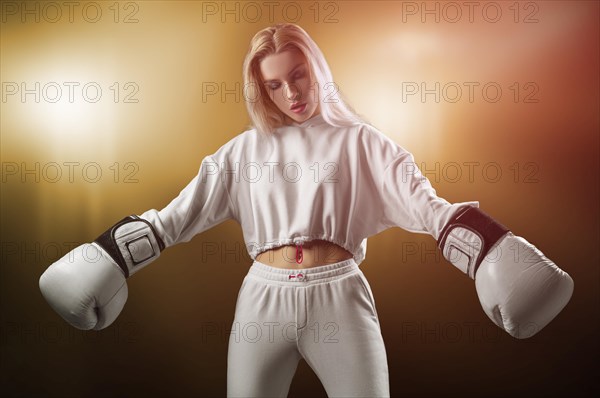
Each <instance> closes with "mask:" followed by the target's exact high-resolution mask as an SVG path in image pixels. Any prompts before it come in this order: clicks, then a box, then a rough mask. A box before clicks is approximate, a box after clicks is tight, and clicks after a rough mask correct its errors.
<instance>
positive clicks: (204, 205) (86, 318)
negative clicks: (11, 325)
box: [39, 156, 234, 330]
mask: <svg viewBox="0 0 600 398" xmlns="http://www.w3.org/2000/svg"><path fill="white" fill-rule="evenodd" d="M219 168H220V165H219V163H217V162H215V161H214V160H213V157H211V156H207V157H205V158H204V160H203V161H202V163H201V166H200V170H199V172H198V174H197V175H196V176H195V177H194V178H193V179H192V181H191V182H190V183H189V184H188V185H187V186H186V187H185V188H184V189H183V190H182V191H181V192H180V193H179V195H178V196H177V197H176V198H175V199H173V200H172V201H171V202H170V203H169V204H168V205H167V206H166V207H165V208H163V209H162V210H161V211H157V210H155V209H151V210H148V211H146V212H145V213H143V214H141V215H140V216H137V215H132V216H128V217H125V218H123V219H122V220H121V221H119V222H118V223H116V224H115V225H113V226H112V227H110V228H109V229H108V230H107V231H106V232H104V233H103V234H101V235H100V236H99V237H98V238H96V239H95V240H94V241H93V242H92V243H89V244H88V243H86V244H83V245H81V246H79V247H77V248H75V249H73V250H72V251H71V252H69V253H67V254H66V255H65V256H63V257H62V258H60V259H59V260H58V261H56V262H55V263H53V264H52V265H50V267H48V269H47V270H46V271H45V272H44V273H43V274H42V276H41V277H40V281H39V285H40V290H41V292H42V295H43V296H44V298H45V299H46V301H47V302H48V303H49V304H50V306H51V307H52V308H53V309H54V310H55V311H56V312H57V313H58V314H59V315H60V316H61V317H63V318H64V319H65V320H66V321H67V322H68V323H70V324H71V325H73V326H74V327H76V328H78V329H82V330H88V329H95V330H99V329H103V328H106V327H107V326H109V325H110V324H112V323H113V322H114V321H115V319H116V318H117V316H118V315H119V313H120V312H121V310H122V309H123V306H124V305H125V302H126V301H127V283H126V282H125V280H126V278H129V277H130V276H131V275H133V274H134V273H136V272H138V271H140V270H141V269H142V268H144V267H145V266H147V265H149V264H150V263H152V262H154V261H155V260H156V259H157V258H158V257H159V256H160V253H161V251H162V250H164V249H165V248H167V247H169V246H172V245H175V244H177V243H180V242H187V241H189V240H190V239H192V238H193V237H194V236H195V235H197V234H199V233H201V232H203V231H205V230H207V229H209V228H211V227H213V226H215V225H217V224H219V223H221V222H223V221H225V220H227V219H230V218H233V217H234V211H233V204H232V202H231V199H230V198H229V193H228V191H227V187H226V186H225V183H224V182H223V181H222V179H221V173H220V172H219Z"/></svg>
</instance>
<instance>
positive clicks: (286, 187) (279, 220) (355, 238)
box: [140, 114, 479, 264]
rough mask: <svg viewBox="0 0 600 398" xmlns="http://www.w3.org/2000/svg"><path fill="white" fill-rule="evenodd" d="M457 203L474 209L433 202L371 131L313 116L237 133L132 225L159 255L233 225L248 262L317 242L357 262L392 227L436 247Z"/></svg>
mask: <svg viewBox="0 0 600 398" xmlns="http://www.w3.org/2000/svg"><path fill="white" fill-rule="evenodd" d="M467 205H472V206H476V207H479V202H477V201H472V202H462V203H455V204H450V203H449V202H447V201H446V200H444V199H443V198H440V197H438V196H437V195H436V191H435V189H434V188H433V187H432V186H431V184H430V182H429V180H428V179H427V178H426V177H424V176H423V175H422V174H421V172H420V170H419V168H418V167H417V166H416V164H415V162H414V158H413V156H412V154H411V153H409V152H408V151H406V150H405V149H404V148H402V147H401V146H399V145H398V144H396V143H395V142H394V141H392V140H391V139H390V138H388V137H386V136H385V135H384V134H383V133H381V132H380V131H378V130H377V129H376V128H375V127H373V126H371V125H369V124H366V123H365V124H360V125H356V126H352V127H334V126H331V125H329V124H328V123H327V122H326V121H325V120H324V119H323V117H322V115H320V114H319V115H316V116H313V117H311V118H310V119H308V120H306V121H305V122H303V123H294V124H292V125H288V126H283V127H280V128H278V129H277V130H275V132H274V133H273V134H272V135H269V136H265V135H261V134H259V133H258V132H257V131H256V130H255V129H251V130H247V131H244V132H243V133H241V134H239V135H237V136H236V137H234V138H233V139H231V140H230V141H229V142H227V143H226V144H224V145H223V146H221V147H220V148H219V149H218V150H217V151H216V152H215V153H214V154H212V155H209V156H206V157H205V158H204V159H203V160H202V163H201V165H200V169H199V172H198V175H196V176H195V177H194V178H193V179H192V181H191V182H190V183H189V184H188V185H187V186H186V187H185V188H183V190H182V191H181V193H180V194H179V195H178V196H177V197H176V198H175V199H173V200H172V201H171V202H170V203H169V204H168V205H167V206H166V207H165V208H163V209H162V210H160V211H157V210H155V209H151V210H148V211H146V212H145V213H143V214H142V215H140V217H141V218H143V219H145V220H147V221H149V222H150V223H151V224H152V225H153V226H154V229H155V231H156V233H157V234H158V235H159V236H160V237H161V238H162V240H163V242H164V244H165V248H166V247H169V246H172V245H175V244H177V243H180V242H188V241H189V240H191V239H192V238H193V237H194V236H195V235H197V234H199V233H201V232H204V231H206V230H207V229H209V228H211V227H214V226H215V225H217V224H219V223H222V222H223V221H225V220H228V219H234V220H236V221H237V222H238V223H239V224H240V225H241V227H242V231H243V234H244V241H245V244H246V248H247V250H248V253H249V254H250V257H251V258H252V259H253V260H256V256H257V255H258V254H259V253H261V252H264V251H266V250H269V249H272V248H276V247H279V246H282V245H296V246H297V248H299V249H300V250H301V245H302V244H303V243H304V242H306V241H310V240H313V239H322V240H326V241H330V242H333V243H335V244H337V245H339V246H341V247H343V248H345V249H346V250H348V251H349V252H351V253H352V254H353V255H354V260H355V261H356V263H357V264H360V263H361V262H362V261H363V259H364V258H365V254H366V251H367V238H368V237H369V236H372V235H375V234H377V233H379V232H381V231H383V230H385V229H388V228H391V227H400V228H403V229H405V230H407V231H411V232H415V233H427V234H430V235H431V236H433V237H434V238H435V239H436V240H437V239H438V237H439V235H440V233H441V231H442V228H443V227H444V226H445V225H446V223H447V222H448V221H449V220H450V218H451V217H452V215H453V214H454V213H455V212H456V211H457V210H458V209H459V208H461V207H463V206H467ZM300 261H301V260H300ZM300 261H299V262H300Z"/></svg>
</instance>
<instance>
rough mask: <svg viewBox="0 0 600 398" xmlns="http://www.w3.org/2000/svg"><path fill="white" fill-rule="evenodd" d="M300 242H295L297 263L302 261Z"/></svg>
mask: <svg viewBox="0 0 600 398" xmlns="http://www.w3.org/2000/svg"><path fill="white" fill-rule="evenodd" d="M303 259H304V258H303V257H302V244H296V262H297V263H298V264H300V263H302V260H303Z"/></svg>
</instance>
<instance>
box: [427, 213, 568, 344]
mask: <svg viewBox="0 0 600 398" xmlns="http://www.w3.org/2000/svg"><path fill="white" fill-rule="evenodd" d="M438 245H439V247H440V249H441V250H442V253H443V255H444V257H445V258H446V259H447V260H448V261H450V262H451V263H452V264H453V265H454V266H456V267H457V268H459V269H460V270H461V271H462V272H464V273H466V274H467V275H469V277H471V278H472V279H475V288H476V290H477V295H478V296H479V301H480V302H481V305H482V307H483V310H484V311H485V313H486V314H487V316H488V317H489V318H490V319H491V320H492V321H493V322H494V323H495V324H496V325H498V326H499V327H500V328H502V329H503V330H505V331H506V332H507V333H509V334H510V335H511V336H513V337H516V338H519V339H524V338H528V337H531V336H533V335H534V334H536V333H537V332H539V331H540V330H541V329H542V328H544V327H545V326H546V325H547V324H548V323H549V322H550V321H551V320H552V319H554V317H556V315H558V313H559V312H560V311H561V310H562V309H563V308H564V307H565V306H566V305H567V303H568V302H569V300H570V298H571V295H572V294H573V279H571V277H570V276H569V274H567V273H566V272H564V271H563V270H561V269H560V268H559V267H557V266H556V264H554V263H553V262H552V261H551V260H549V259H548V258H547V257H546V256H544V254H543V253H542V252H541V251H539V250H538V249H537V248H536V247H535V246H533V245H532V244H530V243H529V242H527V241H526V240H525V239H523V238H522V237H519V236H515V235H514V234H513V233H512V232H511V231H509V230H508V229H507V228H506V227H505V226H503V225H502V224H500V223H498V222H496V221H495V220H494V219H493V218H491V217H490V216H489V215H488V214H486V213H484V212H483V211H482V210H481V209H479V208H477V207H474V206H467V207H465V208H462V209H460V210H459V211H458V212H457V213H456V214H455V215H454V216H453V217H452V219H451V220H450V221H449V222H448V224H447V225H446V226H445V227H444V229H443V230H442V232H441V234H440V237H439V239H438Z"/></svg>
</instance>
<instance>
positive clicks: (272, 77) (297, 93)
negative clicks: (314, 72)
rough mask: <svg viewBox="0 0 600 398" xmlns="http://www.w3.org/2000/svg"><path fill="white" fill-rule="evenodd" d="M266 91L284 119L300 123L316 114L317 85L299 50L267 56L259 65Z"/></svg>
mask: <svg viewBox="0 0 600 398" xmlns="http://www.w3.org/2000/svg"><path fill="white" fill-rule="evenodd" d="M260 72H261V74H262V78H263V84H264V86H265V90H266V91H267V93H269V97H270V98H271V101H273V103H274V104H275V105H276V106H277V108H278V109H279V110H280V111H281V112H283V113H284V114H285V115H286V116H288V117H289V118H291V119H292V120H293V121H295V122H297V123H302V122H303V121H305V120H308V119H310V118H311V117H312V116H314V115H317V114H319V112H320V107H319V100H318V95H317V94H318V93H317V91H316V88H317V85H316V84H315V82H314V81H312V80H311V77H310V66H309V65H308V63H307V62H306V58H305V57H304V55H303V54H302V53H301V52H300V51H298V50H288V51H283V52H281V53H279V54H271V55H268V56H266V57H265V58H264V59H263V60H262V61H261V62H260Z"/></svg>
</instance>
